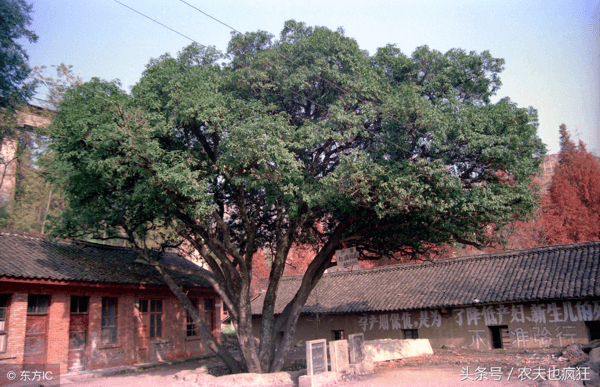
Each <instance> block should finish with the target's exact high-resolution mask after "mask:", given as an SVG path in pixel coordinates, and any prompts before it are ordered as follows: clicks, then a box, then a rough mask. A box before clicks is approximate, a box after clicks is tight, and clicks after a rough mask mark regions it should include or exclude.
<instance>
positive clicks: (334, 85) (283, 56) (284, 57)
mask: <svg viewBox="0 0 600 387" xmlns="http://www.w3.org/2000/svg"><path fill="white" fill-rule="evenodd" d="M115 1H116V0H115ZM179 1H181V2H182V3H184V4H187V5H188V6H189V7H192V8H194V9H195V10H196V11H198V12H201V13H202V14H204V15H206V16H208V17H209V18H211V19H213V20H215V21H217V22H219V23H221V24H223V25H224V26H227V27H229V28H231V29H232V30H233V31H235V32H237V33H238V34H240V35H243V34H242V33H241V32H240V31H238V30H236V29H235V28H233V27H231V26H230V25H228V24H225V23H223V22H222V21H220V20H219V19H217V18H215V17H213V16H211V15H209V14H207V13H206V12H204V11H202V10H201V9H199V8H197V7H195V6H193V5H191V4H190V3H188V2H187V1H184V0H179ZM277 55H279V56H280V57H282V58H283V59H285V60H287V61H288V62H290V63H293V64H295V65H296V66H298V63H296V62H295V61H294V60H292V59H289V58H287V57H286V56H285V55H283V54H281V53H279V52H277ZM320 78H321V79H322V80H324V81H325V82H327V83H329V84H330V85H331V86H333V87H335V88H336V89H338V90H340V91H342V92H344V93H345V94H348V93H349V91H348V90H346V89H344V88H342V87H341V86H338V85H336V84H335V83H333V82H331V81H329V80H328V79H326V78H323V77H321V76H320ZM356 99H357V100H359V101H360V102H362V103H364V102H365V101H363V100H362V99H360V98H358V97H356ZM317 105H318V104H317ZM319 106H320V105H319Z"/></svg>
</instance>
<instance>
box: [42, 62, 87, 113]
mask: <svg viewBox="0 0 600 387" xmlns="http://www.w3.org/2000/svg"><path fill="white" fill-rule="evenodd" d="M51 67H53V68H55V69H56V77H54V76H52V75H46V70H47V68H46V66H36V67H34V68H33V70H32V74H31V78H32V79H33V80H34V81H35V82H36V84H37V86H38V87H40V86H41V87H44V88H45V89H46V99H45V100H44V101H42V102H43V105H44V107H47V108H49V109H51V110H54V111H57V110H58V109H59V107H60V101H61V100H62V97H63V94H64V93H65V91H67V89H69V88H71V87H74V86H77V85H81V83H82V79H81V77H80V76H79V75H76V74H75V73H74V72H73V66H72V65H66V64H64V63H61V64H59V65H52V66H51Z"/></svg>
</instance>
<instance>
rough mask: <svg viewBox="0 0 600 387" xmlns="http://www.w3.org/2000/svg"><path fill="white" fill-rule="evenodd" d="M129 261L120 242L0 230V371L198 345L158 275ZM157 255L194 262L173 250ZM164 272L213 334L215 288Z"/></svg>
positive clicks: (170, 352)
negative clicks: (93, 240)
mask: <svg viewBox="0 0 600 387" xmlns="http://www.w3.org/2000/svg"><path fill="white" fill-rule="evenodd" d="M136 259H137V256H136V254H135V252H134V251H132V250H131V249H128V248H124V247H114V246H106V245H99V244H95V243H88V242H80V241H66V240H56V239H50V238H47V237H44V236H42V235H39V234H31V233H24V232H20V231H13V230H6V229H0V369H4V370H6V369H16V370H17V371H18V370H20V368H22V365H23V364H58V365H59V367H60V372H61V373H62V374H64V373H66V372H76V371H81V370H94V369H100V368H108V367H114V366H122V365H131V364H137V363H150V362H156V361H162V360H166V359H175V358H186V357H194V356H199V355H203V354H205V353H207V351H209V350H208V349H207V348H205V346H204V345H203V343H202V341H201V339H200V337H199V335H198V332H197V330H196V327H195V325H194V324H193V323H191V319H190V318H189V317H188V316H187V312H186V310H185V309H184V308H182V307H181V305H180V302H179V301H178V300H177V298H176V297H175V296H174V295H173V294H172V293H171V292H170V290H169V289H168V287H167V286H166V285H165V284H164V283H163V282H162V280H161V277H160V275H159V274H158V273H157V272H156V270H155V269H154V268H153V267H152V266H150V265H147V264H144V263H140V262H139V261H136ZM161 259H162V260H164V261H165V262H167V263H169V264H173V265H179V266H183V267H185V268H188V269H194V268H195V265H194V264H193V263H191V262H189V261H186V260H185V259H183V258H181V257H180V256H178V255H177V254H170V253H167V254H164V255H163V256H162V258H161ZM171 275H172V277H173V279H174V280H175V281H176V282H177V283H178V284H179V285H181V286H182V287H183V289H184V291H186V292H187V293H188V296H189V297H190V299H191V300H192V302H194V303H196V304H197V305H198V308H199V310H200V312H201V313H204V315H205V317H206V321H207V322H208V323H209V324H210V326H211V329H212V332H213V335H214V336H215V337H216V338H218V339H219V340H220V315H221V302H220V299H219V297H218V295H217V294H216V293H215V291H214V290H213V289H212V288H211V287H210V286H209V285H208V284H207V283H206V282H204V281H203V280H201V279H200V278H198V277H193V276H189V275H181V274H177V273H171ZM0 375H5V373H3V374H0Z"/></svg>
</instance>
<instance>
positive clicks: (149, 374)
mask: <svg viewBox="0 0 600 387" xmlns="http://www.w3.org/2000/svg"><path fill="white" fill-rule="evenodd" d="M558 351H559V350H558V349H553V350H547V351H535V352H533V351H505V350H494V351H474V350H463V349H439V350H435V351H434V354H433V355H431V356H425V357H419V358H409V359H403V360H398V361H390V362H383V363H378V364H377V365H376V367H375V372H374V373H372V374H368V375H359V376H352V377H350V378H343V379H341V380H340V381H339V382H338V384H337V385H338V386H340V387H371V386H383V387H392V386H403V387H404V386H416V387H434V386H450V387H452V386H462V387H464V386H469V385H472V386H477V387H505V386H513V387H517V386H520V387H525V386H530V387H533V386H539V384H540V381H541V376H540V374H542V372H541V371H542V370H547V369H548V368H551V367H553V366H554V367H556V368H558V369H563V368H565V367H568V366H572V365H574V364H575V362H576V359H566V358H561V357H558V356H557V355H556V353H558ZM201 365H207V367H208V368H209V369H211V367H216V368H215V369H218V368H219V361H218V360H217V359H214V358H213V359H205V360H201V361H195V362H188V363H180V364H172V365H168V366H159V367H154V368H151V369H148V370H144V371H141V372H135V373H124V374H118V375H113V376H107V377H100V378H92V379H83V378H82V377H81V375H79V378H73V379H71V378H69V377H67V378H63V380H61V385H63V386H69V387H84V386H85V387H136V386H144V387H146V386H148V387H171V386H172V387H175V386H183V385H185V384H182V383H180V382H178V381H176V380H175V379H174V377H173V375H174V374H175V373H177V372H178V371H181V370H190V369H196V368H198V367H200V366H201ZM536 369H537V370H538V371H537V372H536V371H535V370H536ZM521 379H522V380H521ZM533 379H536V380H533ZM237 387H242V386H237Z"/></svg>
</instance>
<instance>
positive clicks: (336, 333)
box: [332, 329, 346, 341]
mask: <svg viewBox="0 0 600 387" xmlns="http://www.w3.org/2000/svg"><path fill="white" fill-rule="evenodd" d="M332 332H333V340H334V341H336V340H346V333H345V332H344V330H343V329H334V330H333V331H332Z"/></svg>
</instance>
